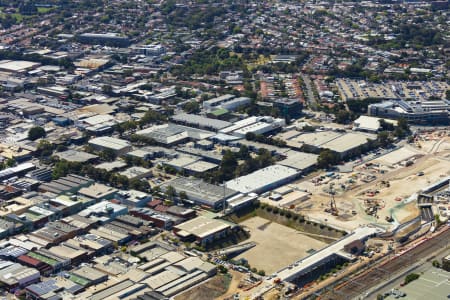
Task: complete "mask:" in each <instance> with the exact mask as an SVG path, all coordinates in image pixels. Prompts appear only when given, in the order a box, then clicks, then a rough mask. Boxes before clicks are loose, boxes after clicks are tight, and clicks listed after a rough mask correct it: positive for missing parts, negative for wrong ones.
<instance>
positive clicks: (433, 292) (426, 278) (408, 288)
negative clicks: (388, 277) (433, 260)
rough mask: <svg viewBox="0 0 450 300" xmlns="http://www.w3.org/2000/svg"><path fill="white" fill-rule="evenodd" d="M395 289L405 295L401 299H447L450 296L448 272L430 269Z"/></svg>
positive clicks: (449, 276) (389, 297) (449, 273)
mask: <svg viewBox="0 0 450 300" xmlns="http://www.w3.org/2000/svg"><path fill="white" fill-rule="evenodd" d="M397 289H398V290H399V291H401V292H403V293H405V294H406V295H405V297H403V299H408V300H423V299H429V300H431V299H448V296H449V295H450V272H446V271H444V270H442V269H437V268H431V269H429V270H427V271H426V272H424V273H423V274H421V275H420V277H419V279H417V280H415V281H412V282H410V283H409V284H407V285H405V286H402V287H398V288H397ZM394 298H395V297H394V296H393V295H390V296H388V297H386V299H394Z"/></svg>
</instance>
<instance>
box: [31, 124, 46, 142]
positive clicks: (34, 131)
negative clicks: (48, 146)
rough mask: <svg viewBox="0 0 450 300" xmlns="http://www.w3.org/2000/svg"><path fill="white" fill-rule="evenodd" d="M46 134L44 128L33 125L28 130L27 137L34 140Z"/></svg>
mask: <svg viewBox="0 0 450 300" xmlns="http://www.w3.org/2000/svg"><path fill="white" fill-rule="evenodd" d="M45 136H46V133H45V129H44V128H42V127H40V126H34V127H32V128H30V130H29V131H28V139H29V140H32V141H35V140H37V139H40V138H43V137H45Z"/></svg>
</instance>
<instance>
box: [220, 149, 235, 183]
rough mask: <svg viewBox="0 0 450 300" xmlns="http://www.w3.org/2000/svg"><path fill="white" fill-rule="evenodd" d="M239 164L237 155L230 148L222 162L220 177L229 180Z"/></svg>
mask: <svg viewBox="0 0 450 300" xmlns="http://www.w3.org/2000/svg"><path fill="white" fill-rule="evenodd" d="M237 166H238V162H237V159H236V156H235V155H234V153H233V152H231V151H230V150H227V151H226V152H225V153H224V155H223V157H222V161H221V163H220V169H219V171H220V177H221V180H229V179H231V178H232V177H233V174H234V171H235V170H236V167H237Z"/></svg>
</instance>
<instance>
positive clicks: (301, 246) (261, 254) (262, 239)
mask: <svg viewBox="0 0 450 300" xmlns="http://www.w3.org/2000/svg"><path fill="white" fill-rule="evenodd" d="M240 225H242V226H244V227H245V228H247V229H248V230H250V239H249V240H248V241H254V242H256V243H257V244H258V245H257V246H256V247H254V248H252V249H250V250H248V251H246V252H244V253H243V254H241V255H239V256H238V257H237V258H236V259H239V258H245V259H247V260H248V262H249V264H250V266H251V267H255V268H257V269H258V270H264V271H265V272H266V274H270V273H273V272H275V271H277V270H279V269H281V268H283V267H285V266H286V265H288V264H290V263H292V262H293V261H295V260H297V259H300V258H302V257H305V256H308V255H309V253H308V252H307V251H308V250H310V249H314V250H319V249H321V248H323V247H324V246H326V245H327V244H326V243H324V242H321V241H318V240H316V239H314V238H311V237H309V236H306V235H304V234H302V233H300V232H298V231H296V230H294V229H291V228H289V227H286V226H283V225H280V224H277V223H273V222H271V221H268V220H266V219H263V218H260V217H253V218H251V219H248V220H246V221H244V222H243V223H241V224H240Z"/></svg>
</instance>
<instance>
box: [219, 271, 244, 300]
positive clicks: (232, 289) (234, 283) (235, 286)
mask: <svg viewBox="0 0 450 300" xmlns="http://www.w3.org/2000/svg"><path fill="white" fill-rule="evenodd" d="M228 272H230V274H231V275H232V276H233V278H232V279H231V282H230V286H229V287H228V290H227V292H226V293H225V294H224V295H222V296H220V297H217V298H216V300H225V299H228V298H230V297H232V296H233V295H234V294H236V293H238V292H239V283H240V282H241V280H242V278H243V277H244V275H243V274H242V273H240V272H237V271H233V270H228Z"/></svg>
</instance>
